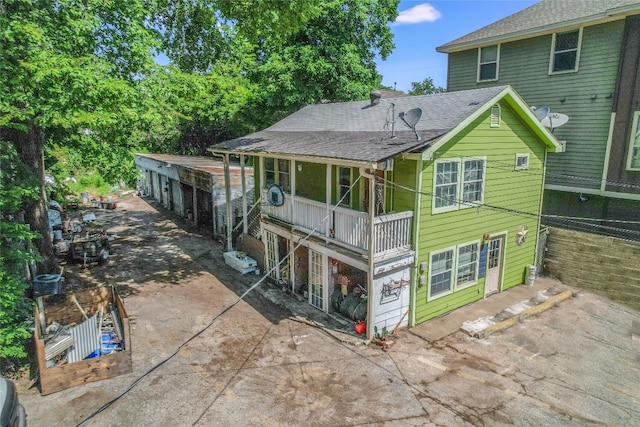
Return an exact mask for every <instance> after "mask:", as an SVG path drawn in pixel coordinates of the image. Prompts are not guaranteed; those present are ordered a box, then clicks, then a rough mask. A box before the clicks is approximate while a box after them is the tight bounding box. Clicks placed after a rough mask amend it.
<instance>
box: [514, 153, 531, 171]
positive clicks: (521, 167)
mask: <svg viewBox="0 0 640 427" xmlns="http://www.w3.org/2000/svg"><path fill="white" fill-rule="evenodd" d="M518 159H526V161H525V164H523V165H519V164H518ZM514 169H515V170H517V171H520V170H525V169H529V153H518V154H516V163H515V166H514Z"/></svg>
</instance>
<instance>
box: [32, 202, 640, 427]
mask: <svg viewBox="0 0 640 427" xmlns="http://www.w3.org/2000/svg"><path fill="white" fill-rule="evenodd" d="M97 216H98V220H99V221H101V222H103V223H104V225H105V228H106V229H107V231H108V232H109V233H110V234H112V235H113V236H114V238H115V239H114V242H113V249H114V251H113V254H112V256H111V257H110V258H109V262H108V263H107V265H104V266H99V265H95V266H91V267H90V268H83V267H82V266H80V265H78V264H69V265H66V266H65V276H67V280H66V282H65V284H64V288H63V289H64V290H65V291H70V290H73V289H78V288H80V287H85V286H95V285H98V284H114V285H117V287H118V289H119V290H120V292H121V293H122V294H123V295H124V297H125V298H124V301H125V307H126V310H127V313H128V315H129V318H130V320H131V322H132V328H131V343H132V345H131V347H132V361H133V372H132V373H130V374H125V375H121V376H118V377H114V378H110V379H106V380H102V381H98V382H93V383H88V384H84V385H80V386H76V387H73V388H69V389H66V390H62V391H59V392H56V393H52V394H49V395H46V396H42V395H41V394H40V393H39V391H38V388H37V385H34V386H32V387H29V388H26V387H25V388H23V389H21V390H20V399H21V402H22V403H23V405H24V406H25V408H26V411H27V416H28V422H29V425H30V426H32V427H34V426H71V425H90V426H132V425H136V426H137V425H140V426H164V425H172V426H193V425H197V426H211V425H216V426H238V425H260V426H262V425H264V426H298V425H309V426H321V425H322V426H323V425H339V426H363V425H367V426H397V425H401V426H405V425H406V426H418V425H420V426H509V425H530V426H540V425H545V426H584V425H636V424H637V420H638V419H640V399H639V398H638V396H640V388H639V386H638V384H640V351H639V350H640V345H638V343H637V340H636V341H634V340H633V339H632V335H633V334H632V325H633V324H635V323H637V322H640V314H639V313H638V312H636V311H634V310H632V309H629V308H627V307H624V306H620V305H618V304H615V303H612V302H610V301H608V300H605V299H603V298H600V297H597V296H595V295H592V294H589V293H586V292H581V293H578V294H577V297H575V298H571V299H569V300H566V301H565V302H562V303H561V304H560V305H558V306H556V307H555V308H553V309H551V310H549V311H547V312H544V313H542V314H540V315H537V316H532V317H529V318H527V319H526V320H525V321H523V322H521V323H519V324H517V325H515V326H514V327H512V328H510V329H508V330H505V331H502V332H499V333H496V334H494V335H491V336H490V337H488V338H487V339H482V340H478V339H475V338H471V337H469V336H467V335H464V334H462V333H454V334H452V335H450V336H447V337H446V338H444V339H442V340H438V341H435V342H429V341H427V340H424V339H423V338H421V336H420V334H418V333H415V332H414V330H415V328H414V329H410V330H401V331H399V332H398V333H397V334H396V335H395V336H394V341H395V344H394V345H393V346H392V347H390V348H389V349H388V350H387V351H382V350H381V349H380V348H379V347H375V346H365V345H363V344H362V343H360V345H357V344H356V343H355V342H354V341H349V340H348V339H347V338H353V335H352V334H350V333H347V332H348V331H344V332H345V333H336V332H331V333H329V332H327V330H325V329H324V328H320V327H317V326H315V327H314V326H311V325H309V324H308V323H304V322H301V321H298V320H296V319H294V318H292V317H291V314H292V313H293V314H295V313H296V312H297V310H302V309H301V308H299V307H298V306H297V305H295V304H294V305H292V307H294V308H291V309H287V308H283V306H282V305H280V304H274V303H273V302H272V301H271V300H272V299H270V298H266V297H265V295H267V294H268V293H269V292H271V291H273V292H281V291H280V290H279V289H271V288H269V286H266V287H264V288H262V287H261V288H260V292H252V293H250V294H249V296H248V297H247V300H246V301H240V302H238V294H240V293H242V292H244V290H246V289H247V288H248V286H250V285H251V284H252V283H254V282H255V281H256V276H255V275H246V276H242V275H240V274H239V273H237V272H235V271H234V270H232V269H230V268H229V267H227V266H226V265H225V264H224V261H223V256H222V246H221V244H220V242H216V241H214V240H212V239H210V238H208V237H206V235H204V234H202V233H198V232H197V230H193V229H191V228H189V225H188V224H187V223H186V222H184V221H182V220H180V219H178V218H176V217H174V216H173V215H171V214H169V213H166V212H165V211H164V210H163V209H162V208H161V207H157V205H155V204H153V203H152V202H147V201H145V200H142V199H139V198H136V197H130V198H127V199H125V200H123V201H122V202H121V203H120V204H119V207H118V209H117V210H115V211H100V212H98V215H97ZM274 288H275V287H274ZM304 305H305V304H303V306H304ZM230 307H232V308H230ZM311 310H313V309H311ZM313 311H314V313H313V315H314V316H320V317H317V319H318V321H319V322H324V320H327V322H328V321H329V319H324V320H323V318H322V314H321V313H320V312H318V311H317V310H313ZM459 312H461V311H459ZM634 322H635V323H634ZM428 327H429V322H426V323H425V324H422V325H420V326H418V327H417V328H428ZM109 402H111V403H112V404H110V405H108V406H104V405H105V404H108V403H109Z"/></svg>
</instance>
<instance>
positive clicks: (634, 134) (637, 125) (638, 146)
mask: <svg viewBox="0 0 640 427" xmlns="http://www.w3.org/2000/svg"><path fill="white" fill-rule="evenodd" d="M628 169H631V170H640V111H636V112H635V113H634V114H633V122H632V125H631V143H630V146H629V161H628Z"/></svg>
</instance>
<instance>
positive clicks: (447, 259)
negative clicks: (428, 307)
mask: <svg viewBox="0 0 640 427" xmlns="http://www.w3.org/2000/svg"><path fill="white" fill-rule="evenodd" d="M454 253H455V248H449V249H446V250H444V251H440V252H435V253H432V254H431V262H430V264H431V265H430V268H429V272H430V273H429V274H430V275H429V279H430V280H429V297H431V298H433V297H436V296H441V295H446V294H448V293H451V291H452V289H453V257H454Z"/></svg>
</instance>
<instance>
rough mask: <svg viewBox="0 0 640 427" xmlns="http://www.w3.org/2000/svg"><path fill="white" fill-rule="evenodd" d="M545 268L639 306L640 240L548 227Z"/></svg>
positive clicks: (562, 278)
mask: <svg viewBox="0 0 640 427" xmlns="http://www.w3.org/2000/svg"><path fill="white" fill-rule="evenodd" d="M544 267H545V269H544V271H545V273H546V274H548V275H551V276H553V277H556V278H557V279H558V280H560V281H561V282H562V283H564V284H566V285H570V286H575V287H577V288H583V289H587V290H589V291H592V292H594V293H596V294H600V295H603V296H606V297H608V298H610V299H612V300H614V301H617V302H620V303H624V304H627V305H629V306H631V307H633V308H635V309H636V310H640V243H638V242H632V241H628V240H622V239H618V238H615V237H606V236H600V235H597V234H590V233H585V232H580V231H572V230H564V229H560V228H553V227H550V228H549V236H548V239H547V251H546V254H545V261H544Z"/></svg>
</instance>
